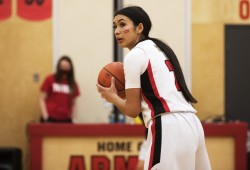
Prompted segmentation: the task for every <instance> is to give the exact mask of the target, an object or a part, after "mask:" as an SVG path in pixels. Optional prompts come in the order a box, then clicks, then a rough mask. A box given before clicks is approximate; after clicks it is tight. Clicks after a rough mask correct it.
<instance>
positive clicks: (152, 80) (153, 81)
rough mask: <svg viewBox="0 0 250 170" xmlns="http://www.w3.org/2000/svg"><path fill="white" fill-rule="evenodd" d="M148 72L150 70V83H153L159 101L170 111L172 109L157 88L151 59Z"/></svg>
mask: <svg viewBox="0 0 250 170" xmlns="http://www.w3.org/2000/svg"><path fill="white" fill-rule="evenodd" d="M147 72H148V76H149V80H150V84H151V86H152V89H153V91H154V95H155V96H156V97H157V98H158V99H159V101H160V102H161V104H162V106H163V107H164V109H165V111H166V112H170V109H169V107H168V104H167V102H166V101H165V100H164V99H163V98H162V97H161V96H160V95H159V92H158V89H157V87H156V84H155V80H154V76H153V71H152V67H151V63H150V61H149V62H148V68H147Z"/></svg>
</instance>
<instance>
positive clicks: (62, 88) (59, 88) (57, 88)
mask: <svg viewBox="0 0 250 170" xmlns="http://www.w3.org/2000/svg"><path fill="white" fill-rule="evenodd" d="M52 88H53V92H58V93H66V94H69V93H70V89H69V85H67V84H58V83H53V85H52Z"/></svg>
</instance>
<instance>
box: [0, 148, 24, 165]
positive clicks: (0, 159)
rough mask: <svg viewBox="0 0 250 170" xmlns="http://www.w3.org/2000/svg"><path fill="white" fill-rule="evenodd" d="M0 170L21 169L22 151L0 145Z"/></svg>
mask: <svg viewBox="0 0 250 170" xmlns="http://www.w3.org/2000/svg"><path fill="white" fill-rule="evenodd" d="M0 170H22V151H21V149H19V148H7V147H5V148H1V147H0Z"/></svg>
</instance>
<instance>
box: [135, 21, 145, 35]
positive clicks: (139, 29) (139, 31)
mask: <svg viewBox="0 0 250 170" xmlns="http://www.w3.org/2000/svg"><path fill="white" fill-rule="evenodd" d="M136 29H137V33H138V34H141V33H142V31H143V29H144V27H143V24H142V23H140V24H138V25H137V27H136Z"/></svg>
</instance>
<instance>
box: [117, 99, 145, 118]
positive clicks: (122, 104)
mask: <svg viewBox="0 0 250 170" xmlns="http://www.w3.org/2000/svg"><path fill="white" fill-rule="evenodd" d="M113 104H114V105H115V106H116V107H117V108H118V109H119V110H120V111H121V112H122V113H123V114H125V115H127V116H129V117H132V118H135V117H136V116H138V115H139V113H140V109H138V108H137V107H135V106H134V105H133V104H129V103H128V102H127V101H126V99H125V100H124V99H121V98H120V97H119V96H117V99H116V100H115V101H114V103H113Z"/></svg>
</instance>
